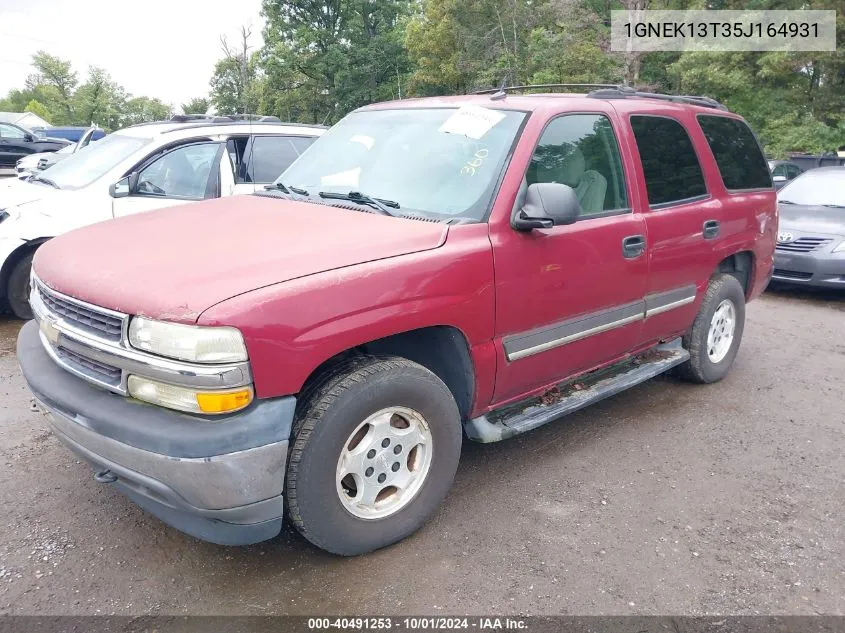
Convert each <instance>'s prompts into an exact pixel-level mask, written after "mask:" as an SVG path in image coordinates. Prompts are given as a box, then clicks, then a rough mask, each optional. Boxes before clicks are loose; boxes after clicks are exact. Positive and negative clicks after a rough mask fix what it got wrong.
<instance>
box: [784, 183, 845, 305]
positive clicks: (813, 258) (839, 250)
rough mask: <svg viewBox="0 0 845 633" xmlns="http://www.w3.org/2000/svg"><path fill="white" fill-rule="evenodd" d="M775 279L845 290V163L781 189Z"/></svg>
mask: <svg viewBox="0 0 845 633" xmlns="http://www.w3.org/2000/svg"><path fill="white" fill-rule="evenodd" d="M778 210H779V212H780V224H779V225H778V237H777V240H778V242H777V247H776V248H775V271H774V275H773V276H772V280H773V281H780V282H788V283H791V284H801V285H806V286H818V287H823V288H843V289H845V167H820V168H818V169H811V170H810V171H808V172H806V173H804V174H802V175H801V176H799V177H798V178H796V179H795V180H793V181H792V182H790V183H789V184H787V185H786V186H785V187H784V188H783V189H781V190H780V191H779V192H778Z"/></svg>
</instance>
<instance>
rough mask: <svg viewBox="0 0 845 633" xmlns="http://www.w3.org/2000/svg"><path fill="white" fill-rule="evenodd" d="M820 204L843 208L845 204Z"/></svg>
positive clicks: (832, 207)
mask: <svg viewBox="0 0 845 633" xmlns="http://www.w3.org/2000/svg"><path fill="white" fill-rule="evenodd" d="M822 206H823V207H829V208H831V209H845V204H823V205H822Z"/></svg>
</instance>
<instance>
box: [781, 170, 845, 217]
mask: <svg viewBox="0 0 845 633" xmlns="http://www.w3.org/2000/svg"><path fill="white" fill-rule="evenodd" d="M778 201H779V202H781V203H784V204H790V203H791V204H802V205H806V206H822V205H827V206H837V207H843V208H845V169H839V168H837V169H831V170H830V171H828V170H827V169H825V170H815V169H813V170H810V171H808V172H806V173H804V174H802V175H801V176H799V177H798V178H796V179H795V180H793V181H792V182H790V183H789V184H788V185H786V186H785V187H784V188H783V189H781V190H780V192H778Z"/></svg>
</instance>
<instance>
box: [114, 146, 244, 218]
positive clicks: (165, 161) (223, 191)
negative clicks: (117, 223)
mask: <svg viewBox="0 0 845 633" xmlns="http://www.w3.org/2000/svg"><path fill="white" fill-rule="evenodd" d="M222 176H226V177H225V178H223V177H222ZM233 186H234V180H233V176H232V163H231V160H230V158H229V155H228V153H227V152H226V151H225V144H223V143H216V142H210V141H206V142H199V143H190V144H187V145H180V146H177V147H174V148H170V149H168V150H166V151H165V152H163V153H161V154H159V155H156V156H155V157H153V158H151V159H150V160H149V161H148V162H147V163H146V164H145V165H143V166H141V167H140V168H139V171H138V177H137V182H136V183H135V185H134V187H133V189H132V191H131V192H130V194H129V195H128V196H125V197H122V198H115V199H114V200H113V202H112V210H113V213H114V217H121V216H124V215H131V214H133V213H139V212H141V211H151V210H152V209H160V208H162V207H170V206H174V205H178V204H185V203H188V202H195V201H198V200H208V199H210V198H217V197H219V196H220V195H230V194H231V193H232V190H233Z"/></svg>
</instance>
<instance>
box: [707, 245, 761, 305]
mask: <svg viewBox="0 0 845 633" xmlns="http://www.w3.org/2000/svg"><path fill="white" fill-rule="evenodd" d="M752 270H754V254H753V253H752V252H751V251H740V252H739V253H734V254H733V255H729V256H728V257H725V259H723V260H722V261H721V262H719V266H718V267H717V268H716V271H717V272H720V273H728V274H729V275H733V276H734V277H736V279H737V281H738V282H739V283H740V285H742V289H743V292H744V293H745V296H746V298H747V297H748V293H749V292H750V290H751V271H752Z"/></svg>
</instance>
